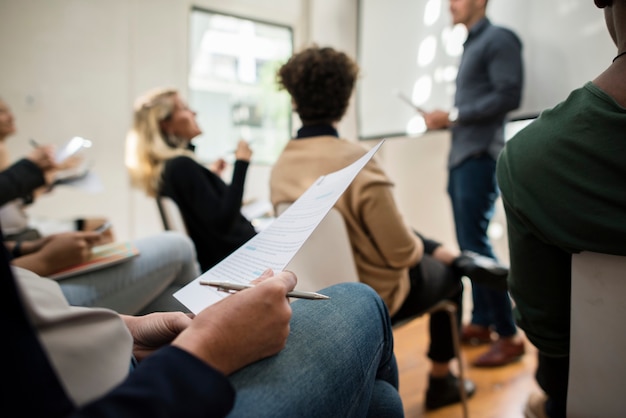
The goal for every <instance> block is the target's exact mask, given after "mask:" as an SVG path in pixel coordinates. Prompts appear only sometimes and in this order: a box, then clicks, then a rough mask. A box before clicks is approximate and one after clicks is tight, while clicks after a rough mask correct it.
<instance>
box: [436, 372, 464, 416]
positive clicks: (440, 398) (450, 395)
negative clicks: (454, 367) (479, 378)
mask: <svg viewBox="0 0 626 418" xmlns="http://www.w3.org/2000/svg"><path fill="white" fill-rule="evenodd" d="M474 392H476V385H475V384H474V382H472V381H471V380H468V379H465V393H466V394H467V398H468V399H469V398H470V397H471V396H472V395H473V394H474ZM457 402H461V392H460V391H459V378H458V377H456V376H454V375H453V374H452V373H448V375H447V376H446V377H438V378H435V377H432V376H430V378H429V379H428V390H427V391H426V405H425V406H426V410H427V411H428V410H433V409H437V408H441V407H444V406H447V405H452V404H455V403H457Z"/></svg>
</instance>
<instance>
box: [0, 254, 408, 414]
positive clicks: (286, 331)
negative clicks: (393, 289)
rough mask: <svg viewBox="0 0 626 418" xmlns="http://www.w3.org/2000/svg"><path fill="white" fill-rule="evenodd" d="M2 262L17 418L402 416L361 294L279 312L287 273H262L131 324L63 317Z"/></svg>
mask: <svg viewBox="0 0 626 418" xmlns="http://www.w3.org/2000/svg"><path fill="white" fill-rule="evenodd" d="M7 256H8V254H7V253H6V252H5V251H4V250H1V249H0V274H1V275H2V277H3V278H4V279H3V280H1V281H0V287H1V290H0V309H2V310H3V315H2V317H3V318H5V319H6V320H9V319H10V321H11V326H7V327H6V330H5V334H4V336H5V339H6V340H7V341H8V343H7V347H6V349H7V350H8V353H7V356H8V358H9V359H10V365H9V366H8V367H7V368H5V369H4V371H3V373H4V375H3V377H4V378H5V379H8V380H9V381H11V382H12V384H11V385H8V387H7V390H6V391H4V396H5V398H6V399H7V400H9V399H10V400H12V401H13V402H16V403H15V408H19V411H20V414H22V415H23V416H46V417H65V416H73V417H78V416H81V417H82V416H85V417H86V416H99V417H120V416H133V417H154V416H159V417H181V418H183V417H184V418H194V417H226V416H228V417H231V418H234V417H250V416H254V417H261V418H262V417H268V418H269V417H272V418H275V417H303V418H306V417H331V416H338V417H347V418H351V417H354V418H360V417H366V416H367V417H389V418H394V417H403V416H404V412H403V407H402V401H401V399H400V396H399V393H398V390H397V388H398V370H397V366H396V362H395V357H394V353H393V334H392V331H391V325H390V322H389V316H388V312H387V309H386V307H385V305H384V303H383V301H382V300H381V299H380V297H379V296H378V295H377V294H376V293H375V292H374V291H373V290H372V289H371V288H369V287H368V286H365V285H363V284H360V283H345V284H341V285H336V286H333V287H330V288H328V289H325V291H324V293H326V294H327V295H328V296H330V299H329V300H327V301H323V302H317V301H304V300H298V301H296V302H294V303H292V304H290V303H289V300H288V298H287V297H286V295H287V293H288V292H289V291H291V290H293V289H294V287H295V286H296V277H295V275H294V274H293V273H290V272H281V273H279V274H276V275H273V273H272V272H271V271H266V272H265V273H264V274H263V275H262V276H261V277H260V278H259V279H258V280H257V281H256V283H257V284H256V286H254V287H252V288H250V289H246V290H243V291H240V292H238V293H236V294H234V295H231V296H229V297H227V298H225V299H223V300H221V301H220V302H218V303H216V304H214V305H211V306H209V307H208V308H206V309H205V310H203V311H201V312H200V313H199V314H198V315H197V316H195V317H193V315H185V314H182V313H180V312H165V313H154V314H150V315H145V316H139V317H133V316H126V315H118V314H116V313H115V312H114V311H110V310H106V309H94V308H76V307H72V306H69V305H68V304H67V302H66V301H65V300H64V298H63V295H62V294H61V292H60V291H59V289H58V286H57V283H56V282H54V281H50V280H46V279H42V278H40V277H38V276H36V275H34V274H32V273H30V274H29V273H25V272H24V271H19V270H18V271H16V272H15V273H16V274H17V277H16V278H15V279H14V278H13V277H11V276H12V273H11V271H10V269H9V265H8V260H7ZM320 303H323V304H324V305H320ZM5 353H6V350H5ZM18 399H19V400H22V399H28V400H29V401H28V402H19V404H18V403H17V400H18ZM8 404H9V402H7V403H5V406H6V405H8Z"/></svg>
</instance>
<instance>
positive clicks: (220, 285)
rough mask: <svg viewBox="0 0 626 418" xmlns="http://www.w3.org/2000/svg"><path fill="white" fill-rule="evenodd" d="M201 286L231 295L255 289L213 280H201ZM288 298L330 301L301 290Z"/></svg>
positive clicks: (245, 285)
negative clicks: (214, 288) (211, 287)
mask: <svg viewBox="0 0 626 418" xmlns="http://www.w3.org/2000/svg"><path fill="white" fill-rule="evenodd" d="M200 284H202V285H205V286H213V287H216V288H217V290H221V291H224V292H229V293H233V292H238V291H240V290H244V289H249V288H251V287H254V285H253V284H238V283H231V282H217V281H211V280H200ZM287 296H289V297H290V298H298V299H310V300H322V299H330V297H329V296H326V295H322V294H321V293H315V292H302V291H299V290H292V291H291V292H289V293H287Z"/></svg>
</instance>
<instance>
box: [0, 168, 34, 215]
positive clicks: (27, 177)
mask: <svg viewBox="0 0 626 418" xmlns="http://www.w3.org/2000/svg"><path fill="white" fill-rule="evenodd" d="M44 184H45V178H44V176H43V172H42V171H41V169H40V168H39V167H38V166H37V165H36V164H35V163H33V162H32V161H30V160H27V159H25V158H23V159H21V160H19V161H18V162H16V163H15V164H13V165H12V166H10V167H9V168H7V169H6V170H4V171H1V172H0V206H2V205H4V204H5V203H7V202H10V201H11V200H13V199H17V198H18V197H27V196H28V195H30V194H31V193H32V192H33V190H35V189H36V188H38V187H40V186H43V185H44Z"/></svg>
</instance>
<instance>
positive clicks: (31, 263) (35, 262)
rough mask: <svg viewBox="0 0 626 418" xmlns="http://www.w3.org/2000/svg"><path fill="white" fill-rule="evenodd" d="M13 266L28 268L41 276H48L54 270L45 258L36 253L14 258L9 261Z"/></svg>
mask: <svg viewBox="0 0 626 418" xmlns="http://www.w3.org/2000/svg"><path fill="white" fill-rule="evenodd" d="M11 264H13V265H14V266H17V267H21V268H24V269H26V270H30V271H32V272H33V273H36V274H38V275H40V276H42V277H45V276H48V275H50V274H52V273H54V272H55V269H54V268H53V266H52V265H51V263H49V262H48V261H47V260H46V259H45V258H43V257H41V256H40V255H38V254H37V253H34V254H27V255H23V256H21V257H17V258H14V259H13V261H12V262H11Z"/></svg>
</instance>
